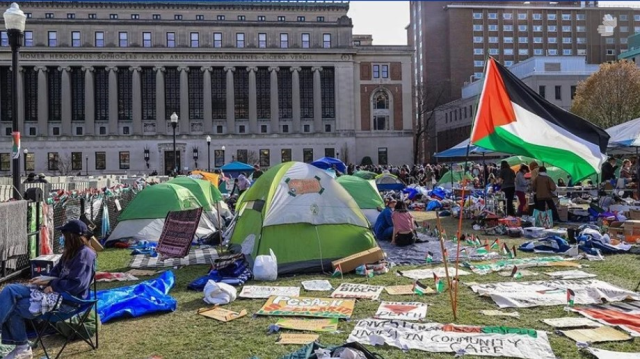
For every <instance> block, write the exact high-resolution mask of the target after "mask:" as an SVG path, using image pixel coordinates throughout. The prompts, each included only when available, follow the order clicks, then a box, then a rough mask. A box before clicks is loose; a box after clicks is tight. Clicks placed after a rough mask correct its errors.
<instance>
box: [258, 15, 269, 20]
mask: <svg viewBox="0 0 640 359" xmlns="http://www.w3.org/2000/svg"><path fill="white" fill-rule="evenodd" d="M258 21H267V17H266V16H264V15H259V16H258Z"/></svg>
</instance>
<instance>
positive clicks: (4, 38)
mask: <svg viewBox="0 0 640 359" xmlns="http://www.w3.org/2000/svg"><path fill="white" fill-rule="evenodd" d="M0 46H2V47H8V46H9V35H8V34H7V32H6V31H0Z"/></svg>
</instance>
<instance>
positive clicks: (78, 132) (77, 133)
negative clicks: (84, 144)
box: [76, 126, 84, 136]
mask: <svg viewBox="0 0 640 359" xmlns="http://www.w3.org/2000/svg"><path fill="white" fill-rule="evenodd" d="M83 134H84V128H82V127H80V126H78V127H76V136H82V135H83Z"/></svg>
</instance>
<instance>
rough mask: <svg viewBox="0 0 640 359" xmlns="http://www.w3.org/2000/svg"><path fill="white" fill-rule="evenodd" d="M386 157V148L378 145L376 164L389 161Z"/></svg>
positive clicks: (386, 163)
mask: <svg viewBox="0 0 640 359" xmlns="http://www.w3.org/2000/svg"><path fill="white" fill-rule="evenodd" d="M388 162H389V160H388V157H387V148H386V147H378V164H379V165H383V166H384V165H388V164H389V163H388Z"/></svg>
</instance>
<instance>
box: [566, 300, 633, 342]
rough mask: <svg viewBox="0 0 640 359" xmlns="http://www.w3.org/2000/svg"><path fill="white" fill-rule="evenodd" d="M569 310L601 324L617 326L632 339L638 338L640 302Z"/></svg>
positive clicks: (589, 306)
mask: <svg viewBox="0 0 640 359" xmlns="http://www.w3.org/2000/svg"><path fill="white" fill-rule="evenodd" d="M571 310H572V311H573V312H576V313H580V314H582V315H583V316H585V317H587V318H589V319H593V320H595V321H598V322H599V323H601V324H604V325H611V326H617V327H619V328H620V329H622V330H624V331H626V332H627V333H629V334H631V336H632V337H640V301H635V302H625V303H608V304H598V305H588V306H585V307H574V308H571Z"/></svg>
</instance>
